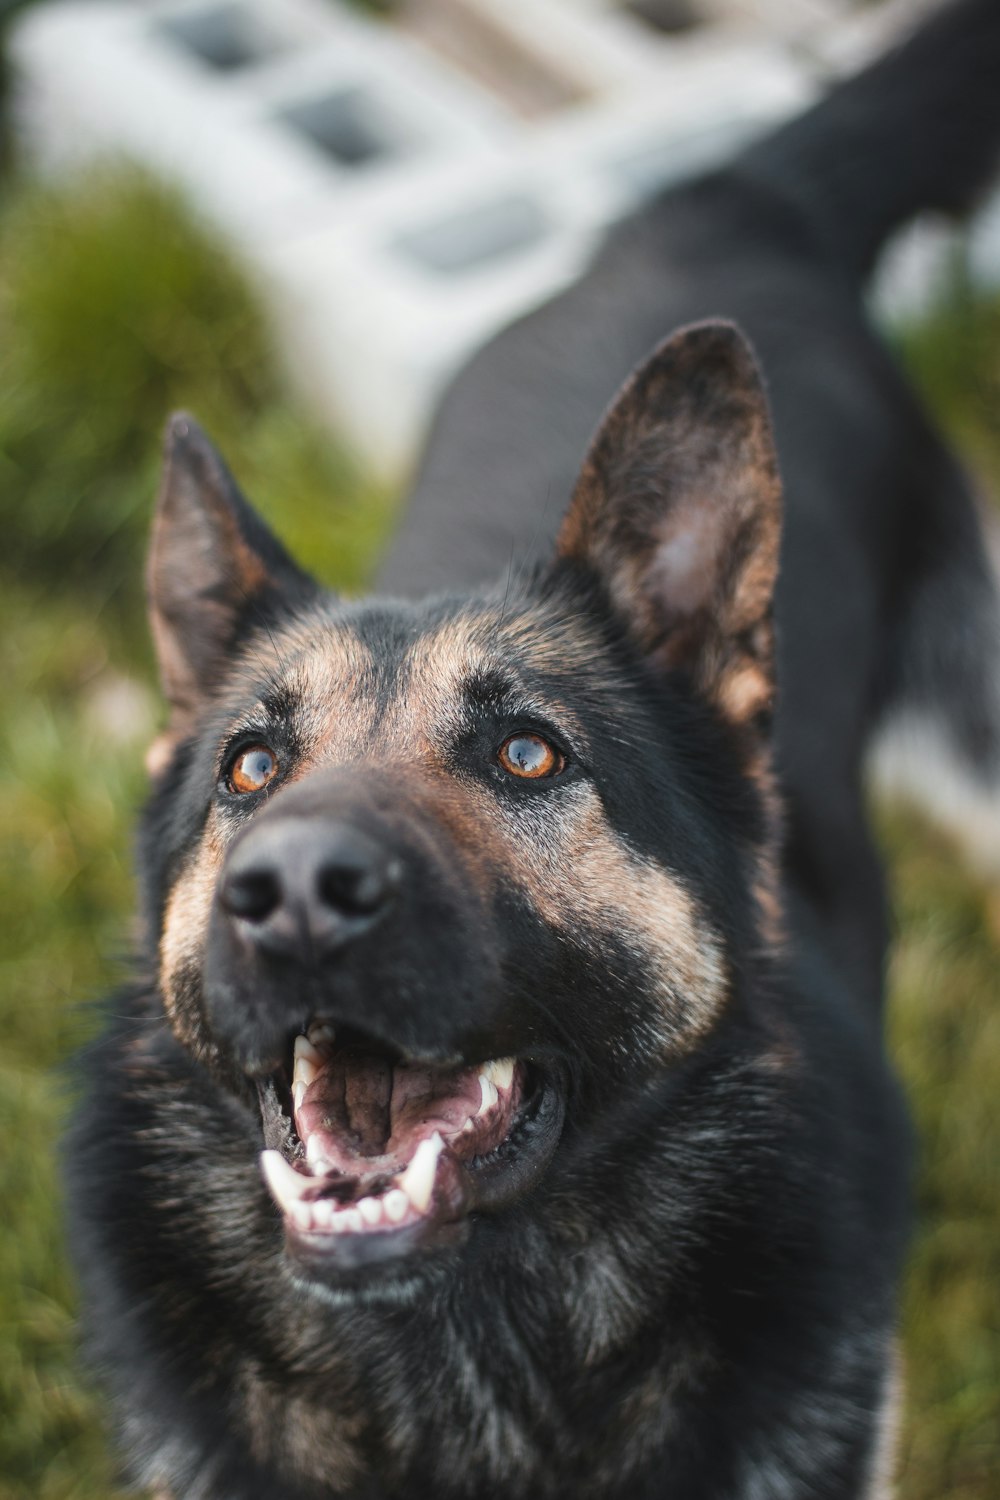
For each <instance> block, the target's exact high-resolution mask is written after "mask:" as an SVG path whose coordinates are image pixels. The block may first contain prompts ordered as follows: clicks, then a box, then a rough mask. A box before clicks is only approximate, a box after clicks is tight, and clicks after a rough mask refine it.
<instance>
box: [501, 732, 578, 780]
mask: <svg viewBox="0 0 1000 1500" xmlns="http://www.w3.org/2000/svg"><path fill="white" fill-rule="evenodd" d="M499 760H500V764H501V765H502V766H503V768H504V770H505V771H509V772H510V773H511V775H512V776H527V777H529V778H530V779H532V780H534V779H536V778H537V777H539V776H555V775H556V774H557V773H558V772H559V771H561V770H562V768H563V766H564V765H565V764H566V762H565V759H564V758H563V756H562V755H560V753H559V751H558V750H556V749H555V748H554V746H552V745H550V744H549V742H548V740H543V739H542V736H541V735H540V734H512V735H511V737H510V739H509V740H505V741H504V743H503V744H502V745H501V746H500V750H499Z"/></svg>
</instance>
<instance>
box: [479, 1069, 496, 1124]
mask: <svg viewBox="0 0 1000 1500" xmlns="http://www.w3.org/2000/svg"><path fill="white" fill-rule="evenodd" d="M479 1087H480V1089H481V1090H482V1095H483V1099H482V1103H481V1104H480V1106H479V1109H478V1110H477V1111H476V1113H477V1114H480V1115H484V1114H485V1113H486V1111H487V1110H488V1109H492V1108H493V1106H494V1104H495V1103H496V1102H497V1091H496V1089H495V1088H494V1087H493V1080H492V1078H488V1077H487V1075H486V1070H485V1069H480V1073H479Z"/></svg>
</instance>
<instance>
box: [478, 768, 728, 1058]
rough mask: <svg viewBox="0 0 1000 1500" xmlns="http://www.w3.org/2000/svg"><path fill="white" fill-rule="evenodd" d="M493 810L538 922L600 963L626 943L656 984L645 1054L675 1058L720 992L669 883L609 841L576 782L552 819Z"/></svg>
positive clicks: (723, 982) (695, 916)
mask: <svg viewBox="0 0 1000 1500" xmlns="http://www.w3.org/2000/svg"><path fill="white" fill-rule="evenodd" d="M493 807H494V818H495V819H497V820H498V821H501V822H502V824H503V825H504V827H503V835H504V836H503V842H504V846H505V847H504V864H505V865H506V867H507V868H509V869H510V871H511V874H512V876H513V878H514V879H515V880H516V881H517V883H518V885H519V886H520V887H521V889H522V890H523V891H524V892H525V894H526V895H527V896H528V898H529V899H530V900H531V902H532V903H533V905H534V906H535V908H536V909H537V911H538V912H539V914H540V915H541V916H542V918H543V919H544V920H545V921H546V922H548V923H549V924H550V925H551V926H553V927H555V928H557V929H561V930H563V931H566V932H567V933H572V935H573V936H574V937H575V938H576V940H577V941H581V940H582V942H583V943H584V944H585V945H586V946H589V947H591V948H593V950H594V953H595V957H596V958H598V959H599V958H600V956H601V949H602V944H603V943H604V942H605V941H606V940H608V939H614V940H615V941H616V942H618V943H624V944H625V945H627V946H628V947H630V948H631V949H632V950H633V952H634V954H635V956H636V958H637V959H638V960H639V962H640V964H641V966H642V968H643V969H644V970H645V972H646V973H647V974H652V975H653V976H655V982H656V986H657V990H658V997H659V1000H660V1020H659V1024H658V1026H657V1028H656V1032H655V1034H653V1035H651V1036H649V1037H648V1038H646V1041H647V1044H648V1049H649V1051H650V1052H651V1053H655V1054H659V1053H662V1052H663V1051H664V1050H667V1049H670V1050H674V1049H676V1048H677V1046H678V1045H686V1044H688V1043H689V1042H691V1041H693V1040H694V1038H695V1037H696V1036H699V1035H701V1034H702V1033H703V1032H705V1031H706V1030H708V1028H709V1027H710V1026H711V1025H712V1024H713V1022H714V1020H715V1018H716V1016H717V1015H718V1013H719V1010H720V1008H721V1007H722V1005H723V1003H724V1000H725V996H726V992H727V975H726V966H725V960H724V957H723V952H722V944H721V941H720V939H719V938H718V936H717V935H716V934H715V933H714V932H713V931H712V929H711V928H710V926H709V924H708V923H707V922H706V921H705V920H704V918H703V917H702V916H701V915H700V913H699V912H698V910H697V907H696V905H695V902H694V900H693V899H692V897H691V896H690V894H689V893H688V892H687V891H686V890H685V889H684V887H683V886H682V885H681V883H680V881H679V880H678V879H677V878H676V877H675V876H673V875H671V874H669V873H668V872H667V871H666V870H664V869H662V868H661V867H659V866H657V865H655V864H653V863H652V862H650V861H648V860H646V859H644V858H643V857H642V856H640V855H639V854H637V853H635V852H634V851H632V850H630V849H628V848H627V847H626V846H625V845H624V844H623V843H622V841H621V840H620V839H619V838H617V837H616V835H615V834H614V833H613V832H612V830H611V828H610V826H609V825H608V822H607V819H606V817H605V815H604V811H603V808H602V807H601V804H600V800H599V798H598V796H597V794H596V792H595V791H594V790H593V789H592V788H591V787H589V786H586V785H583V784H580V783H578V784H577V785H576V786H575V787H574V788H572V789H569V788H567V789H565V791H564V792H563V793H562V794H561V796H560V806H559V810H558V812H555V811H554V810H553V809H552V807H551V806H549V807H546V808H544V809H542V808H539V809H537V810H535V809H530V808H525V809H521V810H519V811H518V812H516V813H515V812H513V811H512V812H511V813H509V814H505V813H503V811H502V810H500V809H497V808H496V804H494V805H493Z"/></svg>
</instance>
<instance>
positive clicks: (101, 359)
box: [0, 178, 1000, 1500]
mask: <svg viewBox="0 0 1000 1500" xmlns="http://www.w3.org/2000/svg"><path fill="white" fill-rule="evenodd" d="M904 348H905V352H906V355H907V358H908V359H909V360H910V361H911V363H912V364H913V366H914V369H915V370H916V372H917V374H918V377H919V379H920V380H921V382H922V383H923V384H924V386H925V388H926V389H927V391H928V394H929V396H930V397H931V399H932V400H933V401H934V402H935V404H936V405H937V407H938V409H939V410H940V412H941V413H942V416H943V418H944V419H945V420H946V421H947V422H948V423H949V424H950V425H951V426H952V427H953V429H954V430H955V432H956V435H957V437H958V439H959V440H960V441H961V443H962V444H963V446H964V448H965V450H966V452H968V453H969V454H970V455H971V456H972V457H973V459H974V461H975V463H976V465H977V467H978V468H979V469H980V470H981V471H982V472H983V473H984V474H986V475H988V476H989V475H992V476H994V477H995V478H997V479H998V480H1000V420H998V419H997V415H996V414H997V413H998V412H1000V301H998V302H996V303H993V304H983V303H982V302H978V301H974V300H972V299H970V298H969V296H968V295H967V294H966V293H964V292H962V291H961V290H960V289H959V290H956V291H955V293H954V294H953V295H952V297H951V298H950V301H949V304H948V305H947V306H946V308H945V309H944V310H943V312H942V314H941V316H940V317H938V318H935V319H934V320H931V321H930V322H929V323H928V324H927V326H926V327H925V328H923V329H921V330H920V331H919V332H916V333H912V334H911V335H910V336H908V338H907V339H906V340H905V341H904ZM179 404H182V405H184V406H187V407H190V408H191V409H193V410H194V411H195V412H196V414H197V415H199V417H201V419H202V420H203V421H204V422H205V424H206V425H207V426H208V427H209V429H210V430H211V431H212V432H213V433H214V434H215V435H216V437H217V438H218V439H219V441H220V443H221V445H222V446H223V448H224V449H226V450H228V451H229V452H230V454H231V455H232V456H233V458H234V461H235V466H236V469H237V473H238V477H239V478H240V479H241V481H243V482H244V484H245V487H246V488H247V490H248V491H249V492H250V493H251V495H253V496H254V498H255V499H256V500H257V501H258V503H259V504H260V506H261V509H262V510H263V511H264V513H265V514H266V515H267V517H268V519H269V520H270V521H271V522H272V524H274V525H275V526H276V528H277V529H278V530H279V532H280V533H281V534H282V535H283V536H284V537H285V538H286V539H287V540H288V541H289V543H290V544H291V546H292V547H293V549H294V550H297V551H298V552H299V554H300V555H301V556H303V557H304V558H305V559H307V560H308V561H309V562H310V563H311V565H312V566H313V567H314V568H315V569H316V571H317V572H319V573H320V574H321V575H322V576H324V577H325V578H327V579H329V580H331V581H334V582H337V583H339V584H342V585H347V586H351V585H355V584H357V583H358V582H360V581H361V580H362V579H363V578H364V576H365V573H366V571H367V569H368V568H369V566H370V563H371V560H372V558H373V555H374V552H375V550H376V548H377V546H378V543H379V540H380V538H381V537H382V536H383V535H384V533H385V531H386V528H387V526H388V524H389V518H390V509H391V508H390V505H389V503H388V499H387V497H386V496H385V495H384V494H382V493H380V492H378V491H377V490H375V489H373V488H372V487H371V486H370V485H369V484H366V483H365V480H364V478H363V476H362V475H360V474H359V472H358V471H357V469H356V468H355V467H354V466H353V465H352V464H351V463H350V461H349V459H348V458H347V457H346V456H345V455H344V454H343V453H341V452H338V451H337V450H336V448H335V447H334V445H332V444H331V443H330V442H329V440H328V439H327V438H326V437H323V436H321V435H319V434H318V433H317V432H316V431H315V430H314V429H313V428H311V427H310V425H309V424H308V422H306V421H304V420H303V417H302V414H301V413H300V412H299V411H297V410H296V409H295V408H294V406H293V405H291V404H290V402H289V400H288V398H287V396H286V394H285V392H284V389H283V386H282V384H281V381H280V380H279V378H278V376H277V374H276V373H275V361H274V359H273V357H272V353H271V351H270V349H269V346H268V341H267V337H266V334H265V331H264V329H263V327H262V324H261V321H260V319H259V317H258V315H257V312H256V311H255V308H254V305H253V302H252V300H251V299H250V297H249V296H248V294H247V292H246V291H245V289H244V287H243V284H242V282H241V279H240V277H239V276H238V275H237V274H236V272H235V271H234V269H233V267H232V266H231V265H230V264H229V263H228V262H227V258H226V257H225V255H224V254H222V253H221V252H220V250H219V248H218V247H217V246H216V245H214V244H213V243H212V242H211V240H210V239H209V238H208V237H206V236H205V235H204V234H203V233H201V232H199V231H198V229H197V228H196V227H195V226H193V225H192V224H191V223H190V221H189V220H188V219H187V218H186V217H185V215H184V214H183V213H182V212H181V211H180V209H179V207H178V205H177V204H176V203H175V202H174V201H173V200H172V199H171V197H170V195H169V194H166V193H164V192H163V191H161V190H158V189H153V188H151V187H150V186H149V185H148V184H146V183H144V182H143V181H141V180H140V179H138V178H131V179H125V180H119V181H117V182H110V181H105V182H87V183H83V184H80V185H79V186H78V187H77V188H75V189H73V190H71V191H68V192H64V193H59V194H53V193H49V192H45V191H42V190H39V189H37V188H28V189H23V190H21V191H19V192H18V193H16V194H15V195H13V197H12V198H11V199H10V200H9V201H8V203H7V205H6V208H5V209H4V211H3V213H2V214H0V525H2V534H3V539H4V545H3V549H2V555H0V672H2V684H3V700H2V702H3V709H2V714H0V841H2V844H0V905H2V910H3V913H4V920H3V922H2V923H0V970H2V985H0V1036H2V1037H3V1046H2V1049H0V1142H2V1146H0V1203H2V1205H3V1211H4V1214H5V1218H6V1224H5V1227H4V1229H3V1231H2V1232H0V1500H28V1497H31V1500H71V1497H72V1500H98V1497H100V1500H108V1497H109V1496H112V1495H113V1494H114V1493H115V1490H114V1482H113V1470H112V1467H111V1463H110V1460H109V1458H108V1454H107V1451H106V1447H105V1444H104V1440H103V1436H102V1430H101V1419H100V1410H99V1404H98V1403H97V1401H96V1400H95V1398H94V1397H93V1396H92V1394H91V1393H90V1391H89V1389H88V1387H87V1385H86V1383H85V1381H84V1380H83V1379H82V1378H81V1376H80V1375H79V1373H78V1371H77V1368H76V1365H75V1362H74V1357H73V1338H74V1336H73V1316H74V1313H73V1287H72V1283H71V1279H70V1276H69V1273H68V1270H67V1267H66V1263H65V1259H64V1254H63V1249H62V1232H61V1228H60V1219H59V1201H58V1184H57V1177H56V1171H55V1167H54V1147H55V1142H56V1139H57V1136H58V1133H59V1129H60V1126H61V1123H62V1121H63V1119H64V1118H65V1113H66V1109H67V1107H68V1104H69V1102H70V1098H71V1093H72V1082H71V1078H70V1075H69V1074H68V1073H65V1072H61V1071H59V1066H58V1065H59V1064H60V1062H61V1061H62V1060H63V1059H64V1058H65V1057H66V1056H67V1055H68V1054H69V1053H70V1052H71V1051H72V1049H73V1048H74V1047H75V1046H77V1045H78V1044H79V1042H80V1041H81V1040H82V1039H84V1038H85V1037H86V1036H87V1035H88V1034H89V1033H90V1032H91V1030H92V1027H93V1024H94V1008H93V1006H92V1005H91V1004H90V1003H89V1002H90V1001H91V999H92V998H93V997H95V996H97V995H99V994H100V992H101V991H102V990H103V989H106V987H107V985H108V982H109V980H110V979H112V978H113V977H114V975H115V973H116V968H117V963H118V960H119V956H120V955H122V954H123V953H124V952H125V950H126V949H127V945H128V913H129V910H130V901H131V876H130V871H129V831H130V827H131V823H132V820H133V816H134V812H135V809H136V807H137V805H138V803H139V801H140V799H141V796H142V792H143V774H142V770H141V758H142V750H143V748H144V745H145V742H146V741H147V739H148V738H149V736H150V735H151V734H152V732H153V730H154V728H155V726H156V723H157V721H158V714H159V709H158V706H157V699H156V695H155V692H154V690H153V687H152V679H151V670H150V657H149V650H148V646H147V643H146V635H145V629H144V625H143V622H142V604H141V576H142V559H143V552H144V546H145V533H146V527H147V522H148V517H149V513H150V507H151V503H152V497H153V494H154V491H155V485H156V470H157V447H158V441H159V431H160V429H161V427H162V423H163V419H164V416H165V414H166V413H167V411H168V410H169V409H170V408H171V407H173V406H175V405H179ZM884 823H885V832H886V838H887V842H888V844H889V847H890V848H891V850H892V852H893V861H894V876H895V889H896V892H897V911H898V921H899V929H900V937H899V943H898V945H897V948H896V951H895V957H894V960H893V968H892V988H893V1011H892V1040H893V1046H894V1049H895V1051H896V1054H897V1056H898V1059H899V1062H900V1066H901V1068H902V1069H903V1072H904V1074H905V1076H906V1080H907V1083H908V1086H909V1089H910V1092H911V1097H912V1099H913V1102H914V1107H915V1112H916V1116H917V1120H918V1124H919V1128H920V1133H921V1137H922V1142H923V1172H922V1177H921V1183H920V1190H919V1209H920V1223H919V1228H918V1234H917V1238H916V1243H915V1249H914V1254H913V1259H912V1266H911V1271H910V1275H909V1278H908V1281H907V1287H906V1293H905V1335H906V1357H907V1366H908V1382H909V1386H908V1390H909V1394H908V1406H907V1421H906V1426H905V1433H904V1443H903V1471H904V1473H903V1486H902V1491H901V1494H902V1496H903V1500H942V1497H949V1500H992V1497H993V1496H995V1494H996V1483H997V1482H996V1475H997V1473H998V1472H1000V1304H998V1296H1000V1292H998V1289H1000V1264H998V1259H1000V1222H998V1220H1000V1180H998V1176H1000V1126H998V1123H997V1115H998V1111H997V1110H996V1105H995V1101H996V1099H997V1098H1000V995H998V993H997V990H998V985H997V961H998V957H1000V954H998V942H997V936H996V927H995V928H994V930H993V935H991V929H990V925H989V922H988V921H987V912H988V901H989V893H987V892H985V891H984V890H982V889H981V888H979V887H977V885H976V884H975V883H974V882H973V881H972V880H971V879H969V878H968V877H967V876H965V875H963V874H962V873H961V872H960V871H959V870H958V869H957V868H956V865H955V862H954V860H953V858H952V857H951V854H950V852H949V850H948V849H947V848H946V847H944V846H943V845H942V844H941V843H940V842H939V841H938V840H937V839H936V838H935V837H934V836H932V835H931V834H930V833H929V832H927V830H925V829H923V828H921V827H920V826H919V825H918V824H917V823H916V822H915V820H914V819H913V818H912V817H911V816H908V815H906V814H905V813H902V812H895V813H892V814H888V813H887V814H886V815H885V819H884ZM996 926H997V927H1000V923H997V924H996Z"/></svg>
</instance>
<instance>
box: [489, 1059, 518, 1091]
mask: <svg viewBox="0 0 1000 1500" xmlns="http://www.w3.org/2000/svg"><path fill="white" fill-rule="evenodd" d="M483 1072H484V1073H485V1074H486V1076H487V1078H488V1079H489V1080H490V1082H491V1083H492V1084H493V1086H494V1088H497V1089H509V1088H510V1086H511V1084H512V1083H513V1082H514V1059H513V1058H512V1057H495V1058H494V1059H493V1061H492V1062H488V1063H487V1064H486V1066H485V1068H484V1069H483Z"/></svg>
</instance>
